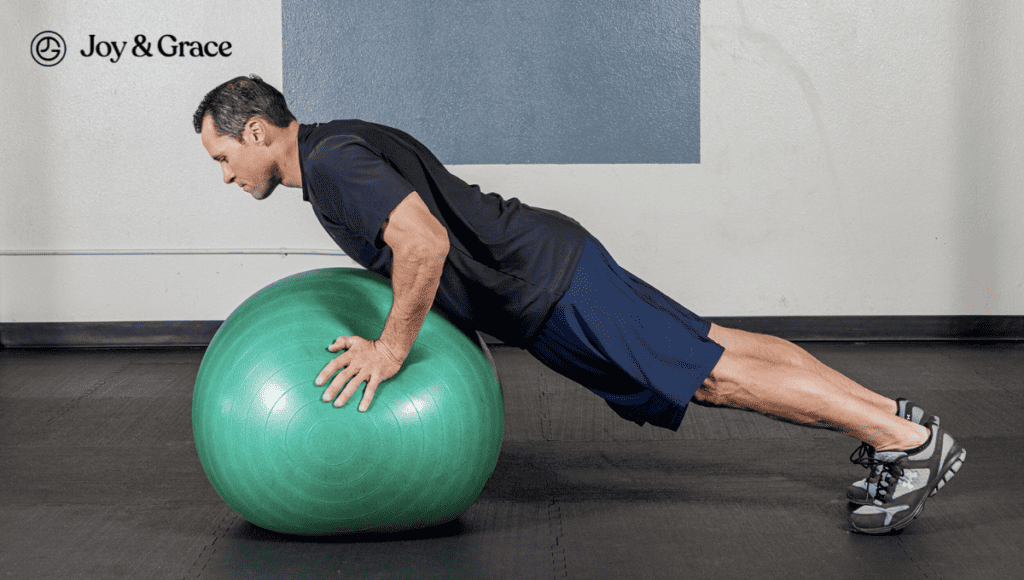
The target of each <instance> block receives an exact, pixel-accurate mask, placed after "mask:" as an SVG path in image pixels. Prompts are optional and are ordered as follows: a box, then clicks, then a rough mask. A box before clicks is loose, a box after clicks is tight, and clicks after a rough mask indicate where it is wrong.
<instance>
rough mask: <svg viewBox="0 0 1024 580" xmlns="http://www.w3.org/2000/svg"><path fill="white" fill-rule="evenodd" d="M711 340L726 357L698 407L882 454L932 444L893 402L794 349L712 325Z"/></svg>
mask: <svg viewBox="0 0 1024 580" xmlns="http://www.w3.org/2000/svg"><path fill="white" fill-rule="evenodd" d="M710 336H711V338H712V339H713V340H715V341H716V342H718V343H719V344H721V345H722V346H723V347H725V353H724V354H723V355H722V358H721V359H720V360H719V361H718V365H716V366H715V368H714V370H712V371H711V375H710V376H709V377H708V378H707V379H706V380H705V381H704V384H703V385H702V386H701V387H700V389H698V390H697V393H696V394H695V395H694V401H695V402H697V403H698V404H702V405H708V406H722V407H732V408H736V409H744V410H749V411H757V412H759V413H762V414H765V415H767V416H769V417H773V418H776V419H782V420H787V421H792V422H795V423H799V424H801V425H806V426H808V427H817V428H824V429H831V430H834V431H838V432H840V433H845V434H847V435H850V436H852V437H855V438H857V439H860V440H861V441H864V442H865V443H868V444H869V445H872V446H874V447H875V448H876V449H878V450H880V451H885V450H891V449H909V448H912V447H917V446H918V445H921V444H923V443H924V442H925V441H926V440H927V439H928V430H927V429H926V428H924V427H922V426H921V425H917V424H915V423H912V422H910V421H907V420H905V419H903V418H901V417H898V416H896V415H895V413H896V403H895V402H894V401H892V400H891V399H888V398H886V397H882V396H881V395H877V394H875V393H873V392H871V391H869V390H868V389H865V388H864V387H862V386H860V385H858V384H857V383H855V382H853V381H851V380H850V379H848V378H846V377H843V376H842V375H841V374H840V373H838V372H836V371H834V370H832V369H829V368H828V367H826V366H825V365H823V364H821V363H820V362H818V361H817V360H816V359H814V358H813V357H811V356H810V354H807V353H806V351H804V350H803V349H801V348H799V347H797V346H796V345H792V344H791V343H788V342H786V341H784V340H781V339H777V338H774V337H765V336H763V335H756V334H752V333H740V332H739V331H733V330H729V329H724V328H722V327H720V326H713V327H712V332H711V333H710ZM787 345H788V346H787ZM801 353H802V354H801Z"/></svg>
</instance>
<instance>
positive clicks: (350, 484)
mask: <svg viewBox="0 0 1024 580" xmlns="http://www.w3.org/2000/svg"><path fill="white" fill-rule="evenodd" d="M391 302H392V291H391V286H390V284H389V283H388V282H387V280H385V279H384V278H382V277H380V276H379V275H377V274H374V273H371V272H367V271H364V270H357V269H351V268H330V269H323V270H313V271H310V272H305V273H302V274H296V275H294V276H290V277H288V278H285V279H283V280H280V281H278V282H276V283H274V284H271V285H270V286H267V287H266V288H264V289H263V290H260V291H259V292H257V293H256V294H254V295H253V296H252V297H250V298H249V299H248V300H246V301H245V302H244V303H243V304H242V305H241V306H239V307H238V308H237V309H236V310H235V311H234V312H233V313H232V314H231V316H229V317H228V319H227V320H226V321H225V322H224V324H223V325H222V326H221V327H220V329H219V330H218V331H217V334H216V335H215V336H214V338H213V340H212V341H211V342H210V346H209V348H208V349H207V351H206V353H205V355H204V356H203V361H202V364H201V365H200V367H199V374H198V376H197V378H196V386H195V391H194V393H193V397H192V429H193V433H194V436H195V443H196V449H197V451H198V452H199V460H200V462H201V463H202V465H203V469H204V470H205V472H206V475H207V477H208V478H209V479H210V483H211V484H212V485H213V488H214V489H215V490H216V491H217V493H218V494H220V496H221V497H222V498H223V499H224V501H225V502H226V503H227V504H228V505H229V506H231V508H232V509H234V510H235V511H236V512H237V513H238V514H239V515H241V516H242V517H243V518H245V519H246V520H248V521H249V522H251V523H253V524H255V525H257V526H260V527H262V528H266V529H269V530H273V531H277V532H281V533H288V534H306V535H314V534H343V533H352V532H363V531H373V532H382V531H399V530H408V529H415V528H422V527H427V526H432V525H436V524H441V523H445V522H448V521H451V520H453V519H455V518H457V517H458V516H459V515H460V514H462V513H463V512H464V511H465V510H466V509H468V508H469V506H470V505H471V504H472V503H473V502H474V501H476V498H477V497H478V496H479V495H480V492H481V490H482V489H483V487H484V484H485V483H486V482H487V479H488V478H489V477H490V476H491V473H493V471H494V466H495V464H496V463H497V460H498V452H499V450H500V448H501V438H502V431H503V428H504V422H505V416H504V408H503V406H502V396H501V388H500V386H499V385H498V381H497V379H496V378H495V374H494V369H493V367H492V366H491V364H490V362H489V360H488V357H487V356H486V355H485V354H484V352H483V350H481V348H480V346H478V345H477V344H474V343H473V341H472V340H470V339H469V338H468V337H467V336H466V335H465V334H463V333H462V332H461V331H459V330H458V329H457V328H456V327H455V326H453V325H452V324H450V323H449V322H448V321H446V320H445V319H444V318H442V317H441V316H440V315H439V314H437V313H435V312H431V313H430V314H429V315H428V316H427V319H426V322H424V324H423V328H422V330H421V331H420V334H419V338H418V339H417V340H416V343H415V345H414V346H413V348H412V351H411V352H410V353H409V356H408V358H407V359H406V361H405V363H404V364H403V366H402V369H401V370H400V371H399V372H398V374H397V375H395V376H394V377H393V378H391V379H390V380H388V381H385V382H384V383H382V384H381V385H380V387H379V388H378V389H377V392H376V394H375V395H374V399H373V402H372V403H371V405H370V409H369V410H368V411H366V412H365V413H360V412H359V410H358V404H359V400H360V399H361V397H362V388H361V387H360V389H359V391H358V392H357V394H355V395H353V397H352V399H350V400H349V402H348V403H347V404H346V405H345V406H344V407H342V408H340V409H339V408H336V407H334V405H333V404H332V403H327V402H324V401H323V399H322V396H323V392H324V390H325V388H326V387H318V386H316V385H315V384H314V382H313V381H314V379H315V378H316V376H317V374H319V373H320V371H321V370H322V369H323V367H324V366H325V365H326V364H327V363H328V362H330V361H331V359H333V358H334V357H336V356H338V354H335V353H331V352H329V351H328V350H327V346H328V345H330V344H331V343H333V342H334V339H335V338H337V337H338V336H353V335H354V336H362V337H364V338H368V339H375V338H377V337H378V336H380V332H381V330H382V329H383V328H384V321H385V319H386V318H387V315H388V311H389V310H390V308H391ZM339 354H340V353H339Z"/></svg>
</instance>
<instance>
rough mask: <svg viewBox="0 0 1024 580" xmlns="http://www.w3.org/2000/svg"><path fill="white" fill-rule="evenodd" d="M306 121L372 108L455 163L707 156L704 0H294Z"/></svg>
mask: <svg viewBox="0 0 1024 580" xmlns="http://www.w3.org/2000/svg"><path fill="white" fill-rule="evenodd" d="M282 5H283V27H284V92H285V95H286V96H287V98H288V100H289V104H290V106H291V108H292V110H293V112H294V113H295V115H296V116H297V117H298V118H299V120H300V121H302V122H306V123H308V122H314V121H327V120H331V119H340V118H361V119H365V120H368V121H374V122H378V123H384V124H387V125H392V126H394V127H397V128H399V129H402V130H404V131H407V132H409V133H411V134H412V135H413V136H415V137H417V138H418V139H420V140H421V141H423V142H424V143H425V144H426V145H427V146H428V147H430V148H431V149H433V150H434V152H435V153H437V154H438V156H439V157H440V158H441V160H442V161H443V162H445V163H450V164H481V163H488V164H489V163H494V164H530V163H553V164H573V163H698V162H699V161H700V10H699V0H646V1H645V0H626V1H619V0H587V1H573V2H565V1H560V0H521V1H514V0H507V1H497V0H431V1H411V0H379V1H378V0H363V1H345V2H337V1H334V0H283V2H282Z"/></svg>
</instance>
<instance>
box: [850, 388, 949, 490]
mask: <svg viewBox="0 0 1024 580" xmlns="http://www.w3.org/2000/svg"><path fill="white" fill-rule="evenodd" d="M896 408H897V410H896V415H897V416H899V417H903V418H904V419H906V420H907V421H913V422H914V423H917V424H918V425H924V424H925V423H928V422H930V421H933V422H934V423H935V424H936V425H938V424H939V418H938V417H937V416H935V415H929V414H928V413H927V412H925V410H924V409H922V408H921V407H918V406H917V405H915V404H914V403H913V402H912V401H908V400H907V399H896ZM874 456H875V448H874V447H872V446H871V445H868V444H867V443H861V445H860V447H858V448H857V449H855V450H854V451H853V453H852V454H850V461H851V462H853V463H856V464H857V465H863V466H865V467H868V465H869V464H870V465H873V466H874V469H872V470H871V473H870V474H868V476H867V477H866V478H865V479H862V480H860V481H856V482H854V483H853V484H852V485H850V487H849V488H847V490H846V499H848V500H850V501H851V502H853V503H856V504H860V505H869V504H870V503H871V501H872V500H873V499H874V498H875V489H877V487H876V486H877V485H878V477H879V475H880V474H881V473H882V471H881V469H882V468H881V467H879V466H877V464H874V463H871V458H872V457H874Z"/></svg>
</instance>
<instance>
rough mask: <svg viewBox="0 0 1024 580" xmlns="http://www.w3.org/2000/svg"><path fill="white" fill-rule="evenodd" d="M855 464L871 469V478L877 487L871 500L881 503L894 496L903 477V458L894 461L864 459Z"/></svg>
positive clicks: (874, 458) (873, 458) (872, 458)
mask: <svg viewBox="0 0 1024 580" xmlns="http://www.w3.org/2000/svg"><path fill="white" fill-rule="evenodd" d="M855 463H857V464H858V465H863V466H864V467H867V468H869V469H871V478H869V480H871V481H872V483H874V484H875V485H876V489H875V495H874V497H872V498H871V499H872V500H874V501H875V502H879V501H881V500H883V499H884V498H886V497H890V496H892V493H893V492H894V491H896V485H897V484H898V483H899V481H900V478H901V477H903V458H902V457H901V458H900V459H897V460H896V461H893V460H891V459H890V460H885V459H878V458H876V457H873V456H872V457H862V458H860V459H858V460H857V461H856V462H855Z"/></svg>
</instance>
